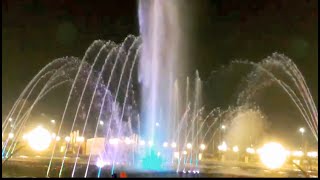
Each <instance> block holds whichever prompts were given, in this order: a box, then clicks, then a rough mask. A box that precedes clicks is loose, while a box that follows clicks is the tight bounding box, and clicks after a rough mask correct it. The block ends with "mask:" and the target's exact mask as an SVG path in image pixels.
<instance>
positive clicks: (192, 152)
mask: <svg viewBox="0 0 320 180" xmlns="http://www.w3.org/2000/svg"><path fill="white" fill-rule="evenodd" d="M177 6H178V3H177V2H176V1H163V0H154V1H147V0H146V1H140V3H139V21H140V33H141V37H135V36H132V35H129V36H128V37H126V38H125V39H124V41H123V42H122V43H120V44H116V43H114V42H111V41H108V42H105V41H102V40H97V41H94V42H93V43H92V44H91V46H90V47H89V48H88V49H87V51H86V52H85V54H84V56H83V58H82V59H78V58H76V57H65V58H60V59H56V60H54V61H52V62H51V63H49V64H48V65H46V66H45V67H44V68H42V69H41V70H40V71H39V73H38V74H37V75H36V76H34V78H33V79H32V80H31V81H30V82H29V83H28V85H27V86H26V88H25V89H24V90H23V92H22V93H21V94H20V96H19V97H18V99H17V100H16V102H15V103H14V105H13V107H12V109H11V111H10V112H9V114H8V116H7V117H6V119H5V121H4V122H3V124H2V137H3V140H4V144H3V146H2V155H3V156H8V155H10V154H12V153H13V152H14V151H15V150H16V149H17V147H18V144H19V141H20V138H21V137H22V136H23V132H24V130H25V129H24V128H25V127H26V126H27V125H28V122H29V121H30V115H31V113H32V111H33V110H34V109H35V107H36V105H37V104H38V102H40V101H41V100H43V99H44V98H45V97H46V95H47V94H49V93H53V92H54V90H55V89H57V88H59V87H61V86H67V87H70V89H69V91H68V92H67V93H68V96H67V99H66V103H65V105H64V110H63V112H62V113H61V119H59V121H58V122H59V123H58V130H57V131H56V132H55V134H56V136H57V137H62V134H63V133H64V134H70V133H71V132H74V131H75V130H79V136H80V137H88V138H97V137H103V138H105V139H104V140H105V141H104V144H103V146H104V151H103V152H102V153H101V154H99V155H98V156H97V155H94V154H93V153H92V151H91V149H92V147H94V146H96V144H95V143H91V144H90V147H91V149H90V153H89V154H88V156H87V159H85V162H82V161H80V160H79V157H80V146H79V147H77V148H76V149H75V159H74V160H73V161H72V162H71V165H70V162H67V161H66V157H67V150H66V151H64V152H63V153H62V155H61V156H58V151H59V150H58V148H57V141H54V143H53V144H52V146H53V147H52V150H51V149H50V155H49V160H48V169H47V176H59V177H63V176H66V175H64V171H65V169H66V168H67V167H68V168H70V167H71V168H70V170H69V171H70V173H69V171H68V173H67V176H71V177H76V176H84V177H89V176H91V175H90V171H91V170H92V169H94V168H96V166H97V168H98V171H97V173H96V174H95V175H93V176H97V177H100V176H102V174H103V172H108V174H109V175H110V174H113V173H114V172H115V171H116V170H117V169H120V165H121V163H123V162H125V163H126V166H127V168H128V169H129V168H130V169H133V170H142V171H148V170H151V171H171V170H173V171H179V172H181V171H183V172H187V171H190V172H191V171H192V172H193V173H198V172H199V169H200V165H201V158H202V153H203V151H204V150H206V149H209V145H210V146H211V143H212V142H213V138H214V137H216V135H217V134H218V132H221V131H222V130H221V128H220V125H221V122H226V123H230V124H232V122H231V120H234V119H237V118H239V114H240V115H243V114H246V113H248V112H249V113H251V112H252V111H253V112H254V113H253V114H255V113H256V114H258V115H260V114H262V113H260V111H259V109H254V108H252V106H250V102H252V101H253V98H251V95H252V94H254V92H256V91H257V90H259V88H262V87H265V83H268V82H269V80H270V79H271V80H272V81H274V82H277V83H278V84H279V85H280V87H281V88H282V89H283V90H285V92H286V93H287V94H288V95H289V97H290V98H291V99H292V101H293V102H294V103H295V105H296V106H297V108H298V110H299V111H300V112H301V114H302V115H303V117H304V119H305V120H306V122H307V124H308V125H309V127H310V129H311V132H312V133H313V135H314V137H315V138H316V140H318V128H317V126H318V111H317V108H316V106H315V103H314V101H313V98H312V96H311V94H310V92H309V89H308V87H307V85H306V82H305V80H304V78H303V76H302V74H301V72H300V71H299V70H298V68H297V67H296V65H295V64H294V63H293V62H292V61H291V60H290V59H288V58H287V57H285V56H283V55H279V54H274V55H273V56H271V57H268V58H267V59H265V60H263V61H262V62H261V63H252V62H248V61H235V62H234V63H244V64H249V65H253V66H254V67H255V68H254V70H253V71H252V73H250V74H249V75H248V78H249V84H248V87H247V89H246V90H245V91H243V92H242V93H240V95H239V98H238V104H237V106H235V107H231V106H230V107H229V108H227V109H222V108H220V107H215V108H212V109H210V108H208V107H207V106H206V105H205V104H204V103H203V99H202V98H203V97H202V96H203V92H204V91H203V90H204V89H205V86H204V82H203V81H202V80H201V78H200V75H199V72H198V71H196V72H195V74H194V75H192V76H189V77H186V78H178V76H177V74H178V68H180V66H179V63H181V61H182V60H181V56H180V55H181V54H179V53H181V52H180V50H179V46H180V43H181V42H180V40H179V38H181V35H180V34H179V31H178V29H179V26H178V24H179V23H178V22H179V21H180V17H179V16H178V15H179V13H177V9H176V8H177ZM269 66H276V67H278V68H280V70H281V71H282V72H285V73H286V74H287V75H288V76H289V77H290V78H291V80H292V81H293V83H294V86H289V85H288V84H286V83H287V82H286V81H281V80H280V79H279V78H278V77H277V76H276V75H275V73H273V72H272V71H271V70H270V69H269V68H268V67H269ZM257 74H258V75H261V74H267V75H268V77H270V78H269V79H268V80H261V79H259V78H258V77H260V76H257ZM294 87H295V89H294ZM39 89H40V90H39ZM34 96H35V97H34ZM139 99H141V101H139ZM27 102H30V104H28V103H27ZM138 102H139V103H138ZM248 104H249V105H248ZM66 119H69V120H71V127H69V126H68V127H67V125H66V124H67V122H66ZM101 121H102V122H104V123H105V124H104V126H103V129H101V128H99V127H100V125H101V123H100V122H101ZM219 122H220V123H219ZM235 124H236V123H235ZM13 127H14V128H13ZM89 130H92V131H91V132H90V131H89ZM64 131H66V132H67V133H65V132H64ZM69 132H70V133H69ZM6 134H9V135H8V137H7V138H4V137H5V136H6ZM133 137H135V138H133ZM69 141H70V140H69ZM69 141H68V142H67V143H66V149H68V148H69V147H70V146H71V143H69ZM221 143H222V145H221V146H219V148H220V149H222V150H223V151H226V149H227V143H229V142H227V143H223V142H222V141H221ZM235 147H237V146H235ZM235 149H236V151H237V152H238V151H239V149H238V147H237V148H235ZM249 152H252V150H251V149H250V150H249ZM57 157H58V159H60V160H61V161H59V162H56V160H55V159H56V158H57ZM55 167H60V169H59V171H58V172H54V169H55ZM80 167H82V168H83V169H81V170H79V168H80ZM79 173H80V174H79ZM81 173H82V174H81Z"/></svg>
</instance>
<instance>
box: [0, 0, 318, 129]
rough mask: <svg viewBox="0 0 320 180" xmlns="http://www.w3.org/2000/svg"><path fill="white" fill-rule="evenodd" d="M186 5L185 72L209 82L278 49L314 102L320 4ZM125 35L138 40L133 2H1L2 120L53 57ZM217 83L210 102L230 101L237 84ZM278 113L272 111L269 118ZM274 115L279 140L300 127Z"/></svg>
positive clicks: (228, 0)
mask: <svg viewBox="0 0 320 180" xmlns="http://www.w3.org/2000/svg"><path fill="white" fill-rule="evenodd" d="M183 5H184V6H185V7H186V9H187V11H186V13H188V17H190V19H189V21H190V22H191V23H190V25H189V26H187V28H189V29H188V31H189V32H190V35H191V36H190V37H189V39H190V44H191V45H190V46H189V48H190V50H189V51H188V52H189V53H188V55H189V56H190V59H192V60H193V61H192V64H191V65H190V67H189V72H190V73H191V72H194V71H195V69H199V72H200V76H201V77H202V78H203V79H206V78H208V77H209V74H210V72H211V71H212V70H215V69H218V68H219V67H220V66H222V65H228V64H229V63H230V62H231V61H232V60H234V59H238V58H241V59H249V60H252V61H256V62H258V61H260V60H261V59H263V58H265V57H267V56H269V55H271V53H273V52H275V51H277V52H280V53H284V54H285V55H287V56H288V57H290V58H291V59H293V61H294V62H295V63H296V64H297V66H298V67H299V69H300V70H301V71H302V74H303V75H304V76H305V78H306V81H307V83H308V86H309V87H310V90H311V92H312V95H313V96H314V99H315V101H316V104H317V103H318V33H317V32H318V8H317V7H318V2H317V0H265V1H263V0H260V1H254V0H241V1H238V0H223V1H222V0H211V1H209V0H208V1H207V0H192V1H191V0H186V1H183ZM128 34H134V35H139V27H138V18H137V2H136V1H133V0H105V1H104V0H101V1H98V0H78V1H76V0H55V1H52V0H20V1H14V0H2V52H3V53H2V90H3V91H2V105H3V106H2V107H3V108H2V110H3V115H4V113H7V112H8V110H9V109H10V108H11V106H12V104H13V102H14V100H15V99H16V98H17V97H18V95H19V94H20V93H21V91H22V90H23V88H24V87H25V86H26V85H27V83H28V81H30V80H31V79H32V77H33V76H34V75H35V74H36V73H37V72H38V71H39V70H40V69H41V68H42V67H43V66H45V65H46V64H47V63H49V62H50V61H52V60H53V59H55V58H59V57H64V56H77V57H82V55H83V53H84V52H85V50H86V48H87V47H88V46H89V45H90V44H91V42H93V41H94V40H96V39H104V40H113V41H115V42H117V43H120V42H121V41H122V40H123V39H124V38H125V37H126V36H127V35H128ZM191 67H192V68H191ZM220 83H221V84H220ZM216 84H219V85H218V86H221V87H222V88H220V90H219V91H221V92H215V93H213V94H216V96H213V98H215V97H216V98H217V99H214V100H213V101H216V102H219V101H224V99H222V100H218V96H220V94H221V93H222V94H223V93H224V95H225V96H230V97H231V96H232V93H231V90H232V89H233V88H231V86H232V84H236V83H234V82H233V81H232V80H230V81H224V82H217V83H216ZM228 86H230V87H228ZM223 87H227V88H223ZM221 89H222V90H221ZM219 93H220V94H219ZM278 93H280V94H281V92H278ZM275 94H277V93H275ZM269 96H270V97H269ZM269 96H268V99H272V96H271V95H269ZM220 97H222V96H220ZM273 98H274V97H273ZM273 102H275V101H272V100H270V101H267V100H265V105H266V107H268V106H269V107H270V106H272V107H273V106H274V103H273ZM284 106H285V105H283V104H281V103H279V111H286V109H288V108H289V109H290V108H291V107H292V106H289V107H288V108H286V107H284ZM281 108H283V109H281ZM266 109H268V108H266ZM269 109H270V108H269ZM277 113H278V112H277V111H275V110H274V109H273V111H272V112H271V113H270V114H277ZM293 116H297V115H296V114H293ZM277 117H279V118H280V117H281V118H282V119H289V120H283V121H282V120H276V121H281V122H280V123H279V124H280V125H281V126H279V129H278V131H279V132H280V134H281V130H282V129H283V128H284V127H285V126H286V125H287V124H288V122H291V121H295V122H296V123H295V124H294V125H292V127H291V128H295V126H296V125H297V126H299V125H301V124H302V125H305V123H304V122H303V120H301V119H300V120H298V119H299V118H298V119H294V120H291V119H290V118H292V116H288V115H286V114H281V115H279V116H277Z"/></svg>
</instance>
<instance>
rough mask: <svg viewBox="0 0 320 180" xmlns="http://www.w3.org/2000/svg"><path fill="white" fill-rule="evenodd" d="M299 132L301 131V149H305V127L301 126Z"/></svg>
mask: <svg viewBox="0 0 320 180" xmlns="http://www.w3.org/2000/svg"><path fill="white" fill-rule="evenodd" d="M299 132H300V133H301V150H302V149H303V134H304V133H305V129H304V128H303V127H301V128H299Z"/></svg>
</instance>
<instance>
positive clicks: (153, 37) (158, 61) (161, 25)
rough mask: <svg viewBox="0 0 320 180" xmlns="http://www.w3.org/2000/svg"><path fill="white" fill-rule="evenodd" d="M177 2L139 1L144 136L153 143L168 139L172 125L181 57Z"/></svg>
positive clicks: (140, 72)
mask: <svg viewBox="0 0 320 180" xmlns="http://www.w3.org/2000/svg"><path fill="white" fill-rule="evenodd" d="M177 3H178V2H177V1H163V0H151V1H149V0H140V1H139V23H140V33H141V36H142V41H143V46H142V54H141V59H140V66H139V81H140V83H141V85H142V92H141V97H142V109H141V111H142V118H143V122H144V125H145V126H144V127H143V128H144V129H143V130H144V131H143V132H144V133H143V136H144V138H146V140H148V141H152V142H154V144H157V143H161V142H163V141H165V140H166V141H168V140H169V139H168V138H169V136H170V135H169V134H170V133H169V132H168V129H170V126H171V125H172V122H173V118H174V117H171V116H172V114H173V113H171V112H170V111H171V110H172V109H173V104H176V103H172V102H171V103H170V100H172V97H173V96H172V95H173V83H174V81H175V79H176V74H177V60H178V59H179V52H180V51H179V49H178V48H179V46H180V42H181V41H180V39H181V38H180V33H179V31H180V29H181V28H180V27H179V22H180V21H179V17H178V13H177V12H178V10H177V7H178V6H177Z"/></svg>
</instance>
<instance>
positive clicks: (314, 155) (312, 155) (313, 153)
mask: <svg viewBox="0 0 320 180" xmlns="http://www.w3.org/2000/svg"><path fill="white" fill-rule="evenodd" d="M307 156H308V157H311V158H316V157H318V152H316V151H312V152H308V153H307Z"/></svg>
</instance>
